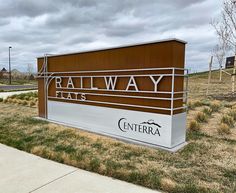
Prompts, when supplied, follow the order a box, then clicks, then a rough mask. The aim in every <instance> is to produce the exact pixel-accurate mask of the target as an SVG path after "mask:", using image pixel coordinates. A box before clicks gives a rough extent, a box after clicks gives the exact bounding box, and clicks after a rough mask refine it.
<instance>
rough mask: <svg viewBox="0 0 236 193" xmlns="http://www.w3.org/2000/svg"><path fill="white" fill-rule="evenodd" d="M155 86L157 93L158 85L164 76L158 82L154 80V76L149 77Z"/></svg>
mask: <svg viewBox="0 0 236 193" xmlns="http://www.w3.org/2000/svg"><path fill="white" fill-rule="evenodd" d="M149 77H150V78H151V80H152V82H153V84H154V92H157V85H158V83H159V82H160V80H161V79H162V77H163V76H160V77H159V78H158V79H157V80H155V78H153V76H149Z"/></svg>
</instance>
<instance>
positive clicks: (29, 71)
mask: <svg viewBox="0 0 236 193" xmlns="http://www.w3.org/2000/svg"><path fill="white" fill-rule="evenodd" d="M32 72H33V66H32V64H28V65H27V74H28V78H30V76H31V74H32Z"/></svg>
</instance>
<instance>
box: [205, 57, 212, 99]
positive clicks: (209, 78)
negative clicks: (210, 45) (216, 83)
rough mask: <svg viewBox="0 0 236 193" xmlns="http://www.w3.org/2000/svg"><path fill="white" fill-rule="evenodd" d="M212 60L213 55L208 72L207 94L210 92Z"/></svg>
mask: <svg viewBox="0 0 236 193" xmlns="http://www.w3.org/2000/svg"><path fill="white" fill-rule="evenodd" d="M212 62H213V56H211V59H210V62H209V73H208V82H207V90H206V95H208V94H209V86H210V83H211V67H212Z"/></svg>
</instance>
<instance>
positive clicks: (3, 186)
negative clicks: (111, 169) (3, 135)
mask: <svg viewBox="0 0 236 193" xmlns="http://www.w3.org/2000/svg"><path fill="white" fill-rule="evenodd" d="M0 192H3V193H31V192H33V193H158V192H157V191H153V190H150V189H147V188H144V187H140V186H137V185H133V184H130V183H127V182H123V181H120V180H115V179H112V178H110V177H105V176H102V175H99V174H95V173H92V172H87V171H84V170H80V169H78V168H75V167H71V166H67V165H63V164H60V163H57V162H53V161H50V160H46V159H43V158H40V157H38V156H35V155H32V154H29V153H26V152H23V151H19V150H17V149H14V148H11V147H8V146H5V145H2V144H0Z"/></svg>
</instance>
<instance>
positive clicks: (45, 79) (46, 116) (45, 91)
mask: <svg viewBox="0 0 236 193" xmlns="http://www.w3.org/2000/svg"><path fill="white" fill-rule="evenodd" d="M47 63H48V61H47V54H45V55H44V70H43V73H44V110H45V118H46V119H47V118H48V115H47V100H48V97H47V95H48V93H47Z"/></svg>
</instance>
